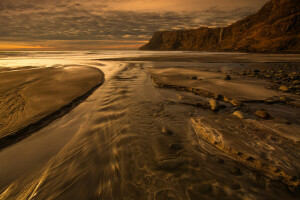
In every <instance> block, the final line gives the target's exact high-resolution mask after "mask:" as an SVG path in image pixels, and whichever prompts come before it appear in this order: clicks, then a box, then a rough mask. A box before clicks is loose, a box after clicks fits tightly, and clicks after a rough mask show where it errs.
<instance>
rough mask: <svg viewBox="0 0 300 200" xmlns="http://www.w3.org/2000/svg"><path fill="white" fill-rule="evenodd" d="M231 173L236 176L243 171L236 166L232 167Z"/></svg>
mask: <svg viewBox="0 0 300 200" xmlns="http://www.w3.org/2000/svg"><path fill="white" fill-rule="evenodd" d="M231 174H233V175H235V176H241V175H242V174H243V173H242V172H241V170H240V168H238V167H234V168H232V169H231Z"/></svg>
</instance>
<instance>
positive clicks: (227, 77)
mask: <svg viewBox="0 0 300 200" xmlns="http://www.w3.org/2000/svg"><path fill="white" fill-rule="evenodd" d="M223 80H231V77H230V75H229V74H227V75H226V76H225V77H224V78H223Z"/></svg>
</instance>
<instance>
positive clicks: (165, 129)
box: [161, 127, 174, 135]
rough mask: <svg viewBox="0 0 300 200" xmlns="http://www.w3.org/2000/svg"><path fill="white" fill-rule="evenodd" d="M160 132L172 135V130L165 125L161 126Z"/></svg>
mask: <svg viewBox="0 0 300 200" xmlns="http://www.w3.org/2000/svg"><path fill="white" fill-rule="evenodd" d="M161 132H162V133H163V134H165V135H173V134H174V133H173V131H171V130H170V129H167V128H165V127H163V128H162V130H161Z"/></svg>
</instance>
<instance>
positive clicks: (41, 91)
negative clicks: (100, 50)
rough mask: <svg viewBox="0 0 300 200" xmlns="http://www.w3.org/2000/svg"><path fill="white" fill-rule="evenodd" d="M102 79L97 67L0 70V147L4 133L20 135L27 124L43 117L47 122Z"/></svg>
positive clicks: (102, 75)
mask: <svg viewBox="0 0 300 200" xmlns="http://www.w3.org/2000/svg"><path fill="white" fill-rule="evenodd" d="M103 81H104V74H103V73H102V72H101V71H100V70H99V69H97V68H92V67H86V66H65V67H59V68H56V67H49V68H31V67H25V68H18V69H9V68H6V69H5V70H3V71H0V110H1V111H0V138H1V140H2V141H1V145H0V146H3V145H4V146H5V145H6V143H7V141H6V140H8V136H9V137H16V138H17V137H19V136H21V135H22V129H24V128H26V127H28V126H29V125H30V124H33V123H37V122H39V121H41V120H43V119H45V118H47V119H45V120H48V121H49V120H50V121H51V118H55V117H57V116H55V115H61V114H62V112H64V110H68V109H71V108H72V107H73V106H74V105H75V104H76V103H77V102H78V101H80V99H81V98H84V97H85V96H86V95H88V93H89V92H91V90H93V88H95V87H97V86H99V85H100V84H101V83H103ZM57 111H61V112H57ZM55 112H56V113H55ZM51 115H53V116H51ZM37 126H39V125H38V124H35V126H34V127H32V128H35V127H37ZM18 131H19V132H18ZM20 131H21V132H20ZM28 131H29V132H30V130H24V132H28ZM24 134H25V133H24ZM16 138H15V139H16Z"/></svg>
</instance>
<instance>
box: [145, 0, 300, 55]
mask: <svg viewBox="0 0 300 200" xmlns="http://www.w3.org/2000/svg"><path fill="white" fill-rule="evenodd" d="M140 50H193V51H243V52H273V53H278V52H280V53H288V52H294V53H300V0H271V1H269V2H268V3H267V4H266V5H265V6H264V7H263V8H262V9H261V10H259V11H258V12H257V13H256V14H253V15H250V16H248V17H246V18H244V19H243V20H240V21H237V22H236V23H234V24H232V25H230V26H228V27H219V28H207V27H201V28H199V29H193V30H180V31H162V32H155V33H154V34H153V37H152V38H151V39H150V41H149V43H147V44H146V45H144V46H142V47H140Z"/></svg>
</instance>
